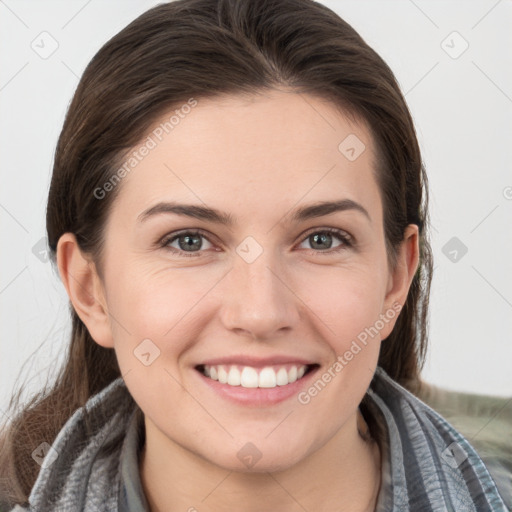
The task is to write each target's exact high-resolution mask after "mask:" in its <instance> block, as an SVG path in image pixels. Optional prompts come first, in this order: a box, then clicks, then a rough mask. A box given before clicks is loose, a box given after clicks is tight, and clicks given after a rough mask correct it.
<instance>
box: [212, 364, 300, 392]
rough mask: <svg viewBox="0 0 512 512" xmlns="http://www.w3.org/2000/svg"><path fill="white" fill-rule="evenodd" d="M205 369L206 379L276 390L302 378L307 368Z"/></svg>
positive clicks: (249, 367)
mask: <svg viewBox="0 0 512 512" xmlns="http://www.w3.org/2000/svg"><path fill="white" fill-rule="evenodd" d="M287 366H288V365H287ZM203 368H204V369H203V374H204V375H205V376H206V377H209V378H210V379H213V380H218V381H219V382H220V383H221V384H228V385H230V386H242V387H244V388H275V387H276V386H286V385H287V384H291V383H292V382H295V381H296V380H298V379H300V378H302V377H303V376H304V373H306V369H307V366H306V365H290V366H288V369H286V368H285V367H284V366H282V367H277V368H273V367H271V366H265V367H264V368H262V369H261V370H258V369H256V368H253V367H252V366H242V367H239V366H237V365H231V366H224V365H222V364H220V365H212V366H208V365H205V366H204V367H203ZM240 368H241V371H240ZM276 370H277V371H276ZM258 371H259V373H258Z"/></svg>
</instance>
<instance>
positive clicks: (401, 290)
mask: <svg viewBox="0 0 512 512" xmlns="http://www.w3.org/2000/svg"><path fill="white" fill-rule="evenodd" d="M419 254H420V250H419V230H418V226H417V225H416V224H409V225H408V226H407V228H406V229H405V232H404V238H403V241H402V242H401V243H400V246H399V248H398V253H397V262H396V267H395V269H394V270H392V269H391V270H390V273H389V279H388V284H387V289H386V297H385V300H384V309H383V310H382V312H381V313H382V314H383V315H385V316H386V319H387V321H386V322H385V326H384V328H383V329H382V330H381V332H380V334H381V339H382V340H384V339H386V338H387V337H388V336H389V335H390V334H391V331H392V330H393V327H394V326H395V323H396V321H397V319H398V316H399V313H400V311H401V309H402V308H403V306H404V304H405V301H406V300H407V295H408V293H409V288H410V286H411V283H412V280H413V278H414V274H415V273H416V270H417V268H418V263H419Z"/></svg>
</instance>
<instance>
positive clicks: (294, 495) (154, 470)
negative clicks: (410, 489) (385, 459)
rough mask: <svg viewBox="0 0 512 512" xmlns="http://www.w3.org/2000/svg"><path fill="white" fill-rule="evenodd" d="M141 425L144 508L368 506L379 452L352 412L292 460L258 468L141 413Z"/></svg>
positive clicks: (339, 509)
mask: <svg viewBox="0 0 512 512" xmlns="http://www.w3.org/2000/svg"><path fill="white" fill-rule="evenodd" d="M145 425H146V443H145V446H144V449H143V451H142V454H141V459H140V475H141V481H142V486H143V488H144V492H145V495H146V498H147V500H148V503H149V505H150V509H151V512H163V511H166V512H168V511H175V510H180V511H189V512H210V511H212V512H213V511H215V512H228V511H232V510H238V509H240V504H241V503H243V509H244V511H246V512H260V511H261V510H262V505H263V506H264V508H265V510H280V511H282V512H296V511H303V510H315V511H318V512H320V511H321V512H349V511H350V512H370V511H373V510H375V503H376V500H377V496H378V492H379V487H380V451H379V448H378V444H377V443H376V442H374V441H371V440H370V441H368V440H365V439H363V437H362V436H361V433H363V436H364V437H365V438H366V436H365V435H364V434H365V432H366V431H367V426H366V423H365V422H364V419H363V418H362V415H361V414H360V413H359V412H358V415H354V417H353V418H352V421H351V422H350V425H345V426H344V427H343V429H341V430H340V431H339V432H338V433H337V434H336V435H335V436H333V438H331V439H330V440H329V441H328V442H327V443H326V444H325V445H324V446H322V447H320V448H319V449H318V450H316V451H315V452H313V453H312V454H310V455H309V456H308V457H307V458H305V459H303V460H301V461H300V462H299V463H297V464H295V465H294V466H292V467H290V468H288V469H286V470H283V471H276V472H260V473H256V472H236V471H229V470H227V469H224V468H221V467H219V466H217V465H215V464H212V463H211V462H209V461H207V460H205V459H204V458H202V457H200V456H199V455H197V454H195V453H192V452H190V451H189V450H187V449H186V448H184V447H183V446H181V445H179V444H177V443H174V442H172V441H171V440H169V439H168V438H167V437H165V435H164V434H163V433H162V432H161V431H159V430H158V429H157V428H156V427H155V426H154V425H153V424H152V423H151V422H149V421H148V419H147V418H146V419H145ZM148 434H149V435H148ZM164 437H165V443H164V444H162V441H164V439H163V438H164ZM162 446H165V447H166V449H165V450H162Z"/></svg>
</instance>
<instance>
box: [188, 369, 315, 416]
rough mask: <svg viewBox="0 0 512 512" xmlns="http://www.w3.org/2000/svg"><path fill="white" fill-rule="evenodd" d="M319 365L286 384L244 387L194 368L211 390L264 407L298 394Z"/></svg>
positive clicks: (237, 402) (239, 401)
mask: <svg viewBox="0 0 512 512" xmlns="http://www.w3.org/2000/svg"><path fill="white" fill-rule="evenodd" d="M318 368H319V367H315V368H313V369H312V370H310V371H309V372H308V373H307V374H306V375H304V376H303V377H302V378H301V379H299V380H296V381H295V382H292V383H291V384H286V385H285V386H276V387H275V388H244V387H243V386H230V385H229V384H222V383H221V382H219V381H218V380H213V379H210V378H209V377H206V376H205V375H203V374H202V373H201V372H200V371H199V370H196V369H194V371H195V372H196V373H197V374H198V376H199V377H200V378H201V380H202V381H203V382H204V383H205V384H206V385H207V386H209V387H210V389H212V390H213V391H215V392H216V393H218V394H219V395H221V396H222V397H224V398H226V399H228V400H230V401H231V402H234V403H236V404H241V405H246V406H253V407H264V406H268V405H274V404H278V403H280V402H283V401H285V400H287V399H288V398H291V397H292V396H296V395H298V393H299V392H300V391H301V389H302V388H304V387H306V386H307V385H309V382H310V380H311V379H312V377H313V376H314V375H315V374H316V372H317V370H318Z"/></svg>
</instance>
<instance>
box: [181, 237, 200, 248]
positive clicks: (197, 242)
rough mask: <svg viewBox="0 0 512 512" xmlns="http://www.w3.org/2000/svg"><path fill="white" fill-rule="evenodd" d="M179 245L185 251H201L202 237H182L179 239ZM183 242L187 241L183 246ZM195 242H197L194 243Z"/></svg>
mask: <svg viewBox="0 0 512 512" xmlns="http://www.w3.org/2000/svg"><path fill="white" fill-rule="evenodd" d="M178 240H179V245H180V248H181V249H183V250H186V249H200V248H201V237H200V235H182V236H180V237H179V239H178ZM182 240H186V241H185V243H183V244H182V242H181V241H182ZM194 240H195V241H194Z"/></svg>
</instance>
